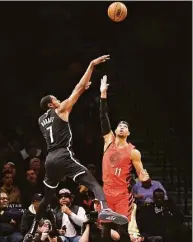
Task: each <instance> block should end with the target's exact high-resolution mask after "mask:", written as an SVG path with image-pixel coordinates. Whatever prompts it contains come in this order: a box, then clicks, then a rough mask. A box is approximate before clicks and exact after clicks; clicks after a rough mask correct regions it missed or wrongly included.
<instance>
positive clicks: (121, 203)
mask: <svg viewBox="0 0 193 242" xmlns="http://www.w3.org/2000/svg"><path fill="white" fill-rule="evenodd" d="M104 193H105V197H106V200H107V204H108V206H109V208H110V209H112V210H113V211H114V212H116V213H119V214H122V215H125V216H126V217H128V220H129V221H130V220H131V212H132V203H133V195H132V193H129V192H128V191H125V192H121V193H119V194H117V195H116V196H113V195H114V191H112V193H111V190H109V189H108V191H107V190H106V189H104Z"/></svg>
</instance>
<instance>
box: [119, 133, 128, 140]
mask: <svg viewBox="0 0 193 242" xmlns="http://www.w3.org/2000/svg"><path fill="white" fill-rule="evenodd" d="M117 137H118V138H119V139H122V140H125V139H127V136H126V135H124V133H118V134H117Z"/></svg>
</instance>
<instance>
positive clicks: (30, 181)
mask: <svg viewBox="0 0 193 242" xmlns="http://www.w3.org/2000/svg"><path fill="white" fill-rule="evenodd" d="M26 180H27V181H26V182H25V183H24V185H23V189H22V204H23V207H24V208H28V206H29V205H30V204H31V198H32V196H33V195H34V194H35V193H43V191H44V186H43V183H38V181H37V175H36V173H35V171H34V170H27V171H26Z"/></svg>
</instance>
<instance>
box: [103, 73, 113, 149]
mask: <svg viewBox="0 0 193 242" xmlns="http://www.w3.org/2000/svg"><path fill="white" fill-rule="evenodd" d="M108 86H109V84H107V76H103V78H102V79H101V86H100V91H101V99H100V121H101V129H102V134H103V137H104V141H105V145H104V151H105V150H106V148H107V147H108V146H109V144H110V143H111V142H113V140H114V139H115V137H114V134H113V132H112V130H111V124H110V121H109V116H108V110H107V89H108Z"/></svg>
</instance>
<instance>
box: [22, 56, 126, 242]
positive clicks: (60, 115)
mask: <svg viewBox="0 0 193 242" xmlns="http://www.w3.org/2000/svg"><path fill="white" fill-rule="evenodd" d="M108 59H109V55H104V56H101V57H99V58H97V59H95V60H93V61H91V63H90V64H89V66H88V69H87V70H86V72H85V74H84V75H83V77H82V79H81V80H80V81H79V83H78V84H77V85H76V87H75V88H74V90H73V92H72V94H71V95H70V97H69V98H67V99H66V100H64V101H63V102H60V101H59V100H57V98H56V97H54V96H52V95H48V96H45V97H43V98H42V99H41V102H40V106H41V108H42V109H44V110H45V111H46V113H44V114H43V115H42V116H41V117H40V118H39V120H38V123H39V126H40V130H41V132H42V134H43V136H44V138H45V140H46V143H47V150H48V155H47V157H46V162H45V170H46V174H45V180H44V184H45V195H44V198H43V199H42V201H41V203H40V205H39V209H38V211H37V213H36V216H35V219H34V222H33V224H32V227H31V229H30V231H29V233H28V234H27V235H26V236H25V238H24V241H32V239H33V236H34V234H35V232H36V229H37V225H38V222H39V221H40V219H41V215H42V211H43V210H44V209H45V208H46V207H47V206H48V205H49V204H50V202H51V200H52V198H53V197H54V194H55V189H56V188H57V186H58V184H59V182H60V181H61V180H62V179H63V178H64V177H70V178H72V179H73V180H74V181H76V182H78V183H80V184H82V185H85V186H86V187H88V188H89V190H91V191H93V192H94V194H95V197H96V198H97V199H98V200H99V201H100V203H101V208H102V209H101V212H100V213H99V219H101V220H102V221H108V222H114V223H116V224H125V223H127V222H128V220H127V218H126V217H125V216H123V215H120V214H117V213H115V212H113V211H112V210H110V209H109V208H108V206H107V203H106V200H105V196H104V193H103V189H102V187H101V186H100V185H99V184H98V183H97V181H96V179H95V178H94V177H93V176H92V175H91V173H90V172H89V171H88V170H87V168H86V167H84V166H83V165H82V164H80V163H79V162H78V161H77V159H76V158H75V156H74V152H73V150H72V133H71V129H70V125H69V122H68V121H69V114H70V112H71V110H72V107H73V105H74V104H75V103H76V102H77V100H78V99H79V97H80V96H81V94H82V93H83V92H84V91H85V90H86V89H88V87H89V86H90V84H91V82H89V81H90V78H91V75H92V72H93V69H94V66H95V65H98V64H100V63H102V62H105V61H107V60H108Z"/></svg>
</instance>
